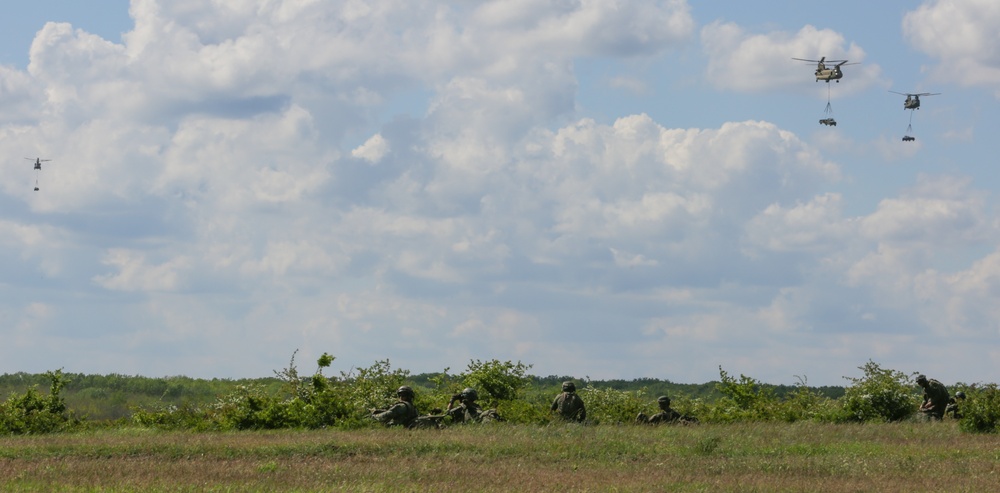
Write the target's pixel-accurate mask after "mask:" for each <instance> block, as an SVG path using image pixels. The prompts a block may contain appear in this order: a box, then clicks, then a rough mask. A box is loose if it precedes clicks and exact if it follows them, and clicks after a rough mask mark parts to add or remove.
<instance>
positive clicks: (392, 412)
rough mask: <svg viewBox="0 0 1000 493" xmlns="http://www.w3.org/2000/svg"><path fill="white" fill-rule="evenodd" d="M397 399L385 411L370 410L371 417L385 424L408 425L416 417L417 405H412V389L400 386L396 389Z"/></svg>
mask: <svg viewBox="0 0 1000 493" xmlns="http://www.w3.org/2000/svg"><path fill="white" fill-rule="evenodd" d="M396 395H398V396H399V401H398V402H396V403H395V404H393V405H392V407H390V408H389V409H387V410H385V411H372V418H374V419H375V420H376V421H378V422H380V423H383V424H385V425H386V426H403V427H407V428H408V427H410V425H411V424H413V422H414V421H415V420H416V419H417V415H418V413H417V406H414V405H413V389H411V388H410V387H407V386H405V385H404V386H402V387H400V388H399V390H397V391H396Z"/></svg>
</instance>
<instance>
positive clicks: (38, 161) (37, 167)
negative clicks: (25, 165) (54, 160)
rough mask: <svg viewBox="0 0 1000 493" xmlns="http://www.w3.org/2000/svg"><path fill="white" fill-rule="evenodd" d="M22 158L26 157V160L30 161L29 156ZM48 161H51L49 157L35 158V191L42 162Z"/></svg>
mask: <svg viewBox="0 0 1000 493" xmlns="http://www.w3.org/2000/svg"><path fill="white" fill-rule="evenodd" d="M24 159H27V160H28V161H31V158H30V157H26V158H24ZM48 161H51V159H42V158H39V157H36V158H35V191H36V192H37V191H38V172H40V171H41V170H42V163H45V162H48Z"/></svg>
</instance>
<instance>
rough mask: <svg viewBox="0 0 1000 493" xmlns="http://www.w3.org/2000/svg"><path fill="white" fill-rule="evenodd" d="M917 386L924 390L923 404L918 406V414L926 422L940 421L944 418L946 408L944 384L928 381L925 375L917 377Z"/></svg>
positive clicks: (946, 399) (946, 390) (946, 398)
mask: <svg viewBox="0 0 1000 493" xmlns="http://www.w3.org/2000/svg"><path fill="white" fill-rule="evenodd" d="M917 385H919V386H921V387H923V389H924V402H923V403H922V404H920V414H921V415H922V416H923V419H924V420H926V421H940V420H941V418H943V417H944V410H945V408H947V407H948V389H947V388H945V386H944V384H942V383H941V382H939V381H937V380H934V379H933V378H932V379H930V380H928V379H927V376H926V375H919V376H918V377H917Z"/></svg>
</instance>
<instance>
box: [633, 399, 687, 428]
mask: <svg viewBox="0 0 1000 493" xmlns="http://www.w3.org/2000/svg"><path fill="white" fill-rule="evenodd" d="M656 403H657V404H658V405H659V406H660V412H658V413H656V414H654V415H652V416H648V417H647V416H646V415H645V414H644V413H639V415H638V416H636V417H635V422H636V424H648V425H658V424H661V423H685V424H687V423H695V422H697V421H698V420H696V419H694V418H691V417H688V416H684V415H682V414H681V413H679V412H677V411H675V410H673V409H671V408H670V398H668V397H667V396H660V397H659V398H658V399H656Z"/></svg>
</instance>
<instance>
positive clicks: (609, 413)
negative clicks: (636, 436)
mask: <svg viewBox="0 0 1000 493" xmlns="http://www.w3.org/2000/svg"><path fill="white" fill-rule="evenodd" d="M645 395H646V390H645V389H640V390H636V391H631V392H630V391H626V390H615V389H612V388H604V389H598V388H595V387H593V386H592V385H590V384H587V386H586V387H584V388H583V389H582V390H581V391H580V397H582V398H583V403H584V405H585V406H586V408H587V421H589V422H591V423H594V424H602V423H603V424H624V423H632V422H634V421H635V417H636V415H638V414H639V412H640V411H642V410H643V409H645V408H646V407H647V402H646V399H645V398H644V397H645Z"/></svg>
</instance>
